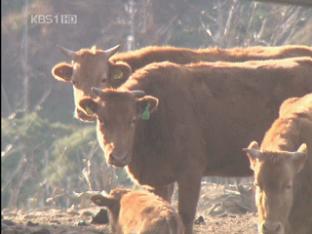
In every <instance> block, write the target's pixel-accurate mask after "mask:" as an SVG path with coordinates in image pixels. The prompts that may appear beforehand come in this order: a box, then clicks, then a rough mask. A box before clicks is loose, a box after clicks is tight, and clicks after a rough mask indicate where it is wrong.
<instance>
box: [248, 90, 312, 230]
mask: <svg viewBox="0 0 312 234" xmlns="http://www.w3.org/2000/svg"><path fill="white" fill-rule="evenodd" d="M245 151H247V155H248V158H249V161H250V165H251V169H252V170H253V171H254V173H255V185H256V203H257V208H258V213H259V214H258V215H259V222H258V229H259V233H260V234H295V233H296V234H310V233H312V154H311V153H312V94H308V95H306V96H304V97H302V98H289V99H287V100H286V101H284V102H283V104H282V105H281V108H280V115H279V118H278V119H276V120H275V121H274V123H273V125H272V127H271V128H270V129H269V130H268V131H267V133H266V134H265V136H264V139H263V141H262V144H261V146H260V148H259V147H258V143H257V142H255V141H254V142H252V143H251V144H250V145H249V147H248V148H247V149H245Z"/></svg>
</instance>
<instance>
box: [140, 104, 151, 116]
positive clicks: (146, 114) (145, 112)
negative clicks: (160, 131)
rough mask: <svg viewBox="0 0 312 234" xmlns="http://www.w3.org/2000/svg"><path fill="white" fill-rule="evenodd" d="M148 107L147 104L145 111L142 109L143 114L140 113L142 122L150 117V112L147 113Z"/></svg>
mask: <svg viewBox="0 0 312 234" xmlns="http://www.w3.org/2000/svg"><path fill="white" fill-rule="evenodd" d="M149 107H150V105H149V104H147V105H146V107H145V109H144V111H143V113H142V115H141V118H142V119H143V120H149V119H150V117H151V113H150V111H149Z"/></svg>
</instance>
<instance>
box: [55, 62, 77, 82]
mask: <svg viewBox="0 0 312 234" xmlns="http://www.w3.org/2000/svg"><path fill="white" fill-rule="evenodd" d="M51 73H52V75H53V77H54V78H55V79H57V80H59V81H63V82H71V79H72V75H73V66H72V65H71V64H68V63H59V64H56V65H55V66H54V67H53V68H52V71H51Z"/></svg>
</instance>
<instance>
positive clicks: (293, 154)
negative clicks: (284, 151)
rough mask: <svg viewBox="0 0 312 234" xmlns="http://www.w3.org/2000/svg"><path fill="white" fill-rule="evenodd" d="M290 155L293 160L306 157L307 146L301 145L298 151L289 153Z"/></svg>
mask: <svg viewBox="0 0 312 234" xmlns="http://www.w3.org/2000/svg"><path fill="white" fill-rule="evenodd" d="M289 154H290V155H291V157H293V158H298V157H304V156H305V155H306V154H307V144H305V143H303V144H301V145H300V147H299V148H298V149H297V151H295V152H289Z"/></svg>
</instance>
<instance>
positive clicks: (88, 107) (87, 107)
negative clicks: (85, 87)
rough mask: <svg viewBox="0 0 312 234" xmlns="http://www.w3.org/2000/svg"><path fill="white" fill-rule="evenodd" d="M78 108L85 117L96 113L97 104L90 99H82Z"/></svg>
mask: <svg viewBox="0 0 312 234" xmlns="http://www.w3.org/2000/svg"><path fill="white" fill-rule="evenodd" d="M79 106H80V108H81V109H82V110H83V111H84V112H85V113H86V114H87V115H90V116H92V115H95V114H96V113H97V112H98V104H97V103H96V102H95V101H94V100H93V99H92V98H84V99H82V100H81V101H80V102H79Z"/></svg>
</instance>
